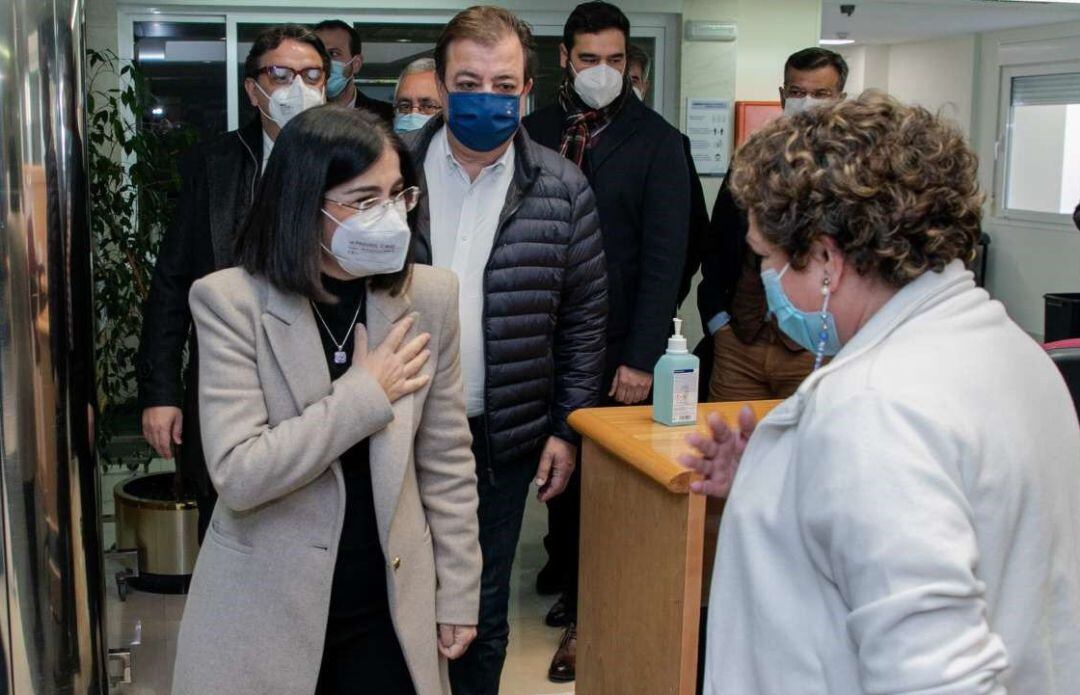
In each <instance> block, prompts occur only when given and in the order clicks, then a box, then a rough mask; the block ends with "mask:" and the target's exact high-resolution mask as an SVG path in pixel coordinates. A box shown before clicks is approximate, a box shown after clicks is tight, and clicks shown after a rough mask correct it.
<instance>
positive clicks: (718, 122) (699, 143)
mask: <svg viewBox="0 0 1080 695" xmlns="http://www.w3.org/2000/svg"><path fill="white" fill-rule="evenodd" d="M686 136H687V137H688V138H690V155H691V156H692V157H693V158H694V167H695V168H696V169H697V172H698V174H699V175H701V176H723V175H724V174H726V173H727V170H728V163H729V162H730V161H731V101H729V100H727V99H694V98H689V99H687V100H686Z"/></svg>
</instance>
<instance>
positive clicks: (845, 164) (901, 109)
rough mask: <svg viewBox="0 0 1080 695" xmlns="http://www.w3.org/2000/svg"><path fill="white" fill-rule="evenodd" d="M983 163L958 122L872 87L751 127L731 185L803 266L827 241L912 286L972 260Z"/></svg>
mask: <svg viewBox="0 0 1080 695" xmlns="http://www.w3.org/2000/svg"><path fill="white" fill-rule="evenodd" d="M978 167H979V162H978V159H977V158H976V157H975V154H974V153H973V152H972V151H971V149H970V148H968V146H967V143H966V141H965V138H964V134H963V133H961V132H960V130H959V129H958V128H956V127H955V126H953V125H951V124H949V123H948V122H946V121H945V120H944V119H942V118H940V117H938V116H934V115H933V114H931V113H930V112H929V111H927V110H926V109H924V108H922V107H919V106H907V105H905V104H902V103H900V102H899V101H897V100H896V99H894V98H892V97H890V96H888V95H887V94H884V93H882V92H874V91H867V92H864V93H863V94H862V96H860V97H859V98H858V99H854V100H851V101H842V102H840V103H838V104H834V105H832V106H823V107H819V108H815V109H810V110H809V111H806V112H804V113H799V114H796V115H794V116H790V117H788V118H779V119H777V120H775V121H773V122H771V123H769V124H768V125H766V126H765V127H763V128H762V129H761V130H759V131H758V132H756V133H754V135H753V136H751V137H750V139H749V140H747V142H746V144H744V145H743V146H742V147H740V148H739V151H738V152H737V153H736V155H735V159H734V161H733V162H732V165H731V174H730V176H731V192H732V194H733V195H734V196H735V200H736V201H737V202H738V203H739V205H740V206H742V207H744V208H746V209H747V210H749V212H750V214H751V215H752V216H753V218H754V220H755V221H756V223H757V226H758V229H759V230H760V232H761V235H762V236H763V237H764V238H765V240H766V241H768V242H769V243H770V244H773V245H775V246H778V247H779V248H781V249H783V251H784V252H785V253H786V254H787V256H788V258H789V259H790V260H791V265H792V267H793V268H795V269H796V270H799V269H802V268H804V267H805V266H806V262H807V259H808V258H809V255H810V250H811V245H812V244H813V243H814V241H816V240H818V239H819V238H820V237H822V236H829V237H832V238H833V240H834V241H836V244H837V245H838V246H839V247H840V250H841V252H842V253H843V254H844V258H845V259H847V261H848V262H850V263H851V264H852V265H853V266H854V267H855V270H856V271H857V272H858V273H859V274H860V275H869V274H874V275H876V276H877V277H879V278H880V279H882V280H883V281H885V282H886V283H888V284H889V285H890V286H892V287H903V286H904V285H906V284H907V283H909V282H911V281H912V280H914V279H915V278H917V277H919V276H920V275H922V274H923V273H926V272H929V271H940V270H942V269H943V268H944V267H945V266H946V265H948V264H949V263H950V262H952V261H953V260H955V259H961V260H963V261H965V262H969V261H971V259H972V258H974V257H975V247H976V245H977V244H978V240H979V235H980V220H981V217H982V204H983V195H982V193H981V192H980V191H979V180H978V176H977V172H978Z"/></svg>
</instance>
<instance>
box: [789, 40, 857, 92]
mask: <svg viewBox="0 0 1080 695" xmlns="http://www.w3.org/2000/svg"><path fill="white" fill-rule="evenodd" d="M819 68H832V69H833V70H836V74H837V75H839V76H840V91H841V92H842V91H844V85H846V84H847V76H848V65H847V61H846V60H844V56H842V55H840V54H839V53H837V52H836V51H830V50H829V49H827V48H818V47H817V46H814V47H813V48H804V49H802V50H801V51H799V52H797V53H792V54H791V55H790V56H788V59H787V62H786V63H784V79H785V80H787V73H788V70H798V71H800V72H805V71H807V70H817V69H819Z"/></svg>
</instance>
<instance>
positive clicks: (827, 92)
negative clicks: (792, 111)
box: [784, 87, 836, 99]
mask: <svg viewBox="0 0 1080 695" xmlns="http://www.w3.org/2000/svg"><path fill="white" fill-rule="evenodd" d="M784 96H785V97H787V98H788V99H802V98H804V97H813V98H814V99H835V98H836V92H834V91H833V90H831V89H815V90H813V91H810V92H808V91H806V90H805V89H803V88H802V87H785V88H784Z"/></svg>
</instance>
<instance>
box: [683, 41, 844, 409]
mask: <svg viewBox="0 0 1080 695" xmlns="http://www.w3.org/2000/svg"><path fill="white" fill-rule="evenodd" d="M847 75H848V66H847V63H846V62H845V61H844V58H843V56H841V55H840V54H838V53H835V52H833V51H829V50H826V49H824V48H817V47H815V48H807V49H804V50H801V51H799V52H797V53H795V54H793V55H792V56H791V57H789V58H788V59H787V63H785V65H784V85H783V86H782V87H780V103H781V105H782V106H783V109H784V113H785V114H786V115H791V114H794V113H798V112H800V111H804V110H806V109H810V108H814V107H817V106H825V105H828V104H832V103H835V102H837V101H839V100H841V99H843V98H844V97H845V96H846V95H845V94H844V84H845V82H846V81H847ZM746 231H747V220H746V213H745V212H744V211H743V210H740V209H739V208H738V207H737V206H736V205H735V201H734V199H733V198H732V196H731V190H730V188H729V187H728V180H727V178H726V177H725V178H724V181H723V182H722V183H721V184H720V192H719V194H718V195H717V197H716V204H715V206H714V207H713V214H712V221H711V223H710V228H709V234H708V235H707V236H706V237H705V238H704V239H703V240H702V249H701V283H700V284H699V285H698V295H697V297H698V310H699V311H700V312H701V323H702V325H703V326H704V328H705V335H706V336H711V337H707V338H706V340H711V342H712V347H713V365H712V378H711V381H710V384H709V399H710V400H713V401H741V400H764V399H778V398H787V397H789V396H790V395H792V394H793V393H794V392H795V391H796V389H798V388H799V384H801V383H802V381H803V379H804V378H806V375H807V374H809V373H810V371H811V370H812V369H813V366H814V357H813V355H811V354H809V353H808V352H806V351H805V350H803V349H802V348H801V347H799V346H798V345H797V344H795V343H794V342H793V341H792V340H791V339H790V338H788V337H787V336H786V335H784V334H783V333H782V332H781V331H780V330H779V329H778V328H777V326H776V321H775V319H773V318H771V317H770V318H766V313H767V303H766V301H765V288H764V286H763V285H762V282H761V269H760V265H761V264H760V260H759V259H758V258H757V256H755V255H754V253H753V251H751V250H750V248H749V246H748V245H747V243H746Z"/></svg>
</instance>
